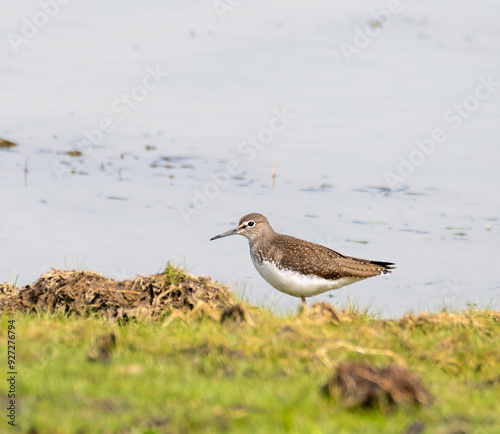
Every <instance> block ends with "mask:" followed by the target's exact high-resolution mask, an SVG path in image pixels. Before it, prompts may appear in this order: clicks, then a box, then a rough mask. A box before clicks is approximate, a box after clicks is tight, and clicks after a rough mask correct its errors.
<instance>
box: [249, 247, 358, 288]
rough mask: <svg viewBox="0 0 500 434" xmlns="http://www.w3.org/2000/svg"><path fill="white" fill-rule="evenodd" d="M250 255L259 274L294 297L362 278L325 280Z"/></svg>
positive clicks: (347, 283) (338, 286)
mask: <svg viewBox="0 0 500 434" xmlns="http://www.w3.org/2000/svg"><path fill="white" fill-rule="evenodd" d="M250 256H251V257H252V261H253V264H254V265H255V268H256V269H257V271H258V272H259V274H260V275H261V276H262V277H263V278H264V279H265V280H266V281H267V282H268V283H269V284H270V285H271V286H273V287H274V288H276V289H277V290H278V291H281V292H284V293H285V294H288V295H293V296H295V297H301V296H304V297H311V296H313V295H318V294H322V293H323V292H326V291H330V290H332V289H339V288H342V287H343V286H346V285H350V284H351V283H354V282H358V281H359V280H362V279H359V278H355V277H341V278H340V279H336V280H327V279H323V278H322V277H318V276H314V275H304V274H300V273H297V272H295V271H289V270H282V269H279V268H278V267H277V266H276V265H275V264H274V262H266V261H263V262H262V264H259V263H258V262H257V261H256V260H255V259H254V258H253V256H252V255H250Z"/></svg>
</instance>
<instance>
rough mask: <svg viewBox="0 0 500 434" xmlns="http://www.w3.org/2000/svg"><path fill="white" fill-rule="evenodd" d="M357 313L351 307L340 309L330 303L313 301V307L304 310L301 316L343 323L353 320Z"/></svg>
mask: <svg viewBox="0 0 500 434" xmlns="http://www.w3.org/2000/svg"><path fill="white" fill-rule="evenodd" d="M356 315H357V314H356V313H355V312H353V311H352V310H351V309H349V308H346V309H344V310H339V309H337V308H336V307H334V306H332V305H331V304H329V303H324V302H317V303H313V304H312V305H311V307H309V308H307V309H304V310H302V312H301V313H300V318H301V319H302V320H305V321H312V322H317V323H332V324H341V323H350V322H352V321H353V319H354V317H355V316H356Z"/></svg>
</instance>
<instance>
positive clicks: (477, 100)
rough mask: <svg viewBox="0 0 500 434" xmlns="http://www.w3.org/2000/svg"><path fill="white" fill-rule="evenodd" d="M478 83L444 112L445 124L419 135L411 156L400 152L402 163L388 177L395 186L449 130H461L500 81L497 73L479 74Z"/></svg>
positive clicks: (428, 153) (434, 150)
mask: <svg viewBox="0 0 500 434" xmlns="http://www.w3.org/2000/svg"><path fill="white" fill-rule="evenodd" d="M477 81H478V84H477V85H476V87H475V88H474V91H473V92H472V93H471V94H470V95H468V96H466V97H465V98H464V99H463V100H462V101H461V102H460V103H456V104H453V105H452V106H451V107H449V108H447V109H446V110H445V111H444V112H443V116H442V120H443V122H444V123H445V124H446V126H445V127H436V128H434V129H433V130H432V131H431V132H430V133H429V134H428V135H427V137H425V138H423V139H415V141H414V144H415V149H413V150H412V151H411V152H410V153H409V154H408V155H407V156H399V164H398V166H397V169H396V170H394V171H389V170H387V171H385V172H384V178H385V181H386V183H387V185H388V187H389V188H390V189H391V190H396V189H397V188H398V186H403V185H404V183H405V180H406V179H407V178H408V177H410V176H411V175H413V174H414V173H415V171H416V170H417V167H419V166H421V165H422V164H423V163H424V162H425V161H427V159H428V158H429V157H431V156H432V155H433V154H434V153H435V152H436V149H437V145H440V144H443V143H444V142H446V141H447V140H448V139H449V134H450V131H448V130H447V129H449V130H458V129H459V128H460V127H461V126H462V125H463V123H464V122H465V121H466V120H467V119H469V118H470V117H471V116H472V115H473V113H474V112H476V111H477V110H478V109H479V107H480V105H481V101H486V100H487V99H489V98H491V97H492V96H493V94H494V93H495V91H496V88H497V87H499V86H500V81H495V77H494V76H493V74H489V75H488V76H487V77H483V76H479V77H478V78H477Z"/></svg>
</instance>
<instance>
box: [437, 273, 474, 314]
mask: <svg viewBox="0 0 500 434" xmlns="http://www.w3.org/2000/svg"><path fill="white" fill-rule="evenodd" d="M466 289H467V287H466V286H464V285H460V283H459V282H458V279H457V278H456V277H455V279H453V282H451V281H450V280H445V281H444V286H443V288H442V289H441V298H435V299H433V300H432V301H431V302H430V303H429V311H430V312H438V311H441V310H443V309H446V308H449V309H453V308H456V306H454V305H455V304H456V303H457V301H458V297H459V296H460V294H462V293H463V292H464V291H465V290H466Z"/></svg>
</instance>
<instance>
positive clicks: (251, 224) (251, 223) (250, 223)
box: [247, 220, 255, 228]
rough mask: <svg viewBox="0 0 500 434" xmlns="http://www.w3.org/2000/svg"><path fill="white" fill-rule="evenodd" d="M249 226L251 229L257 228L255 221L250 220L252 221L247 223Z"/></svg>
mask: <svg viewBox="0 0 500 434" xmlns="http://www.w3.org/2000/svg"><path fill="white" fill-rule="evenodd" d="M247 226H248V227H249V228H251V227H253V226H255V222H254V221H253V220H250V221H249V222H248V223H247Z"/></svg>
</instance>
